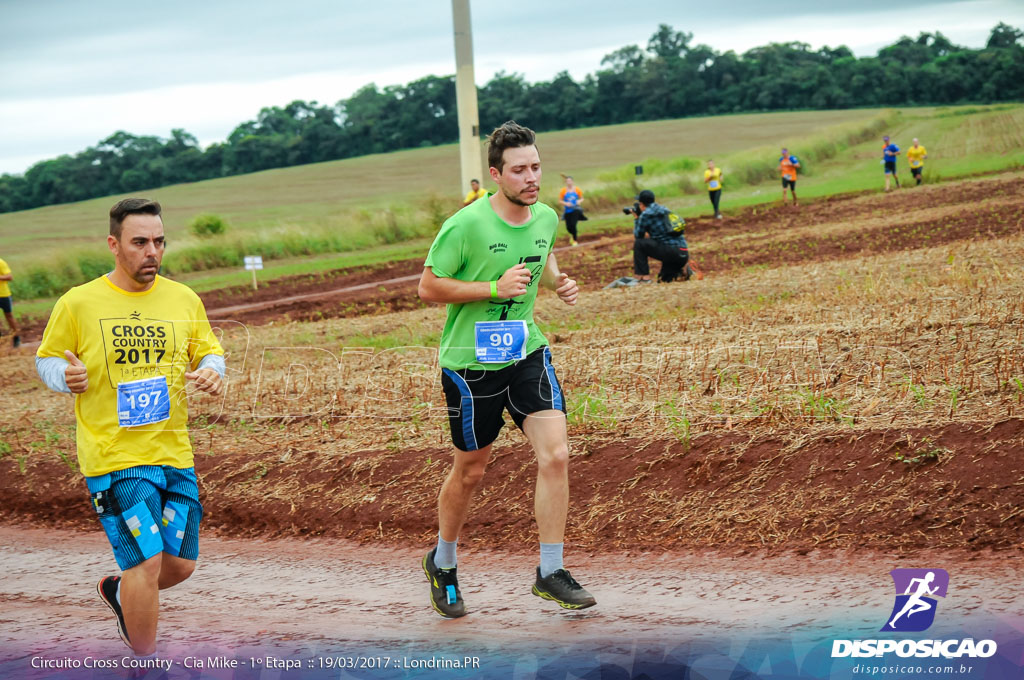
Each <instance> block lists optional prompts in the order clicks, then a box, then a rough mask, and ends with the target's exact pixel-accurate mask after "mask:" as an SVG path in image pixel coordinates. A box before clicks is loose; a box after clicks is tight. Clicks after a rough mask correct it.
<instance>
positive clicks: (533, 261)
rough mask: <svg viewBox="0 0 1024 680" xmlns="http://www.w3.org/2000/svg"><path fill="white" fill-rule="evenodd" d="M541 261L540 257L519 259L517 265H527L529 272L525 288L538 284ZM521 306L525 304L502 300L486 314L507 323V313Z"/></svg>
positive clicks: (541, 270)
mask: <svg viewBox="0 0 1024 680" xmlns="http://www.w3.org/2000/svg"><path fill="white" fill-rule="evenodd" d="M543 259H544V258H543V257H541V256H540V255H530V256H528V257H521V258H519V264H525V265H527V267H526V268H527V269H528V270H530V283H529V285H527V288H529V287H530V286H533V285H535V284H538V283H539V282H540V275H541V272H543V271H544V264H543ZM522 304H526V303H525V302H523V301H517V300H514V299H511V298H509V299H508V300H502V301H501V302H495V303H494V304H493V305H491V307H490V308H489V309H488V310H487V313H488V314H490V315H492V316H493V315H494V314H499V316H498V320H499V321H507V320H508V313H509V311H511V310H512V309H513V308H514V307H515V306H517V305H522Z"/></svg>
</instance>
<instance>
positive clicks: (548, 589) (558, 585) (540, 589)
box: [533, 567, 597, 609]
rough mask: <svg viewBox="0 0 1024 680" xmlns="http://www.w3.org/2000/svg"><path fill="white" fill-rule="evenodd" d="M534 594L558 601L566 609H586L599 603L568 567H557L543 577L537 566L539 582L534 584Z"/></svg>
mask: <svg viewBox="0 0 1024 680" xmlns="http://www.w3.org/2000/svg"><path fill="white" fill-rule="evenodd" d="M533 594H534V595H536V596H537V597H542V598H544V599H545V600H551V601H553V602H557V603H558V605H559V606H560V607H563V608H565V609H586V608H587V607H593V606H594V605H595V604H597V600H595V599H594V596H593V595H591V594H590V593H588V592H587V589H586V588H584V587H583V586H581V585H580V584H579V583H577V582H576V579H574V578H573V577H572V574H570V573H569V572H568V570H566V569H556V570H555V571H553V572H551V575H550V576H548V577H547V578H541V577H540V567H537V582H536V583H534V584H533Z"/></svg>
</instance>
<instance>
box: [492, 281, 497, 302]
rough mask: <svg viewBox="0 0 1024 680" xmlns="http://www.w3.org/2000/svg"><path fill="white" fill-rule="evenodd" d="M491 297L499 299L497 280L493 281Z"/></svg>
mask: <svg viewBox="0 0 1024 680" xmlns="http://www.w3.org/2000/svg"><path fill="white" fill-rule="evenodd" d="M491 299H492V300H497V299H498V282H497V281H491Z"/></svg>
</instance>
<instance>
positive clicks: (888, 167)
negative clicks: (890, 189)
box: [885, 161, 896, 175]
mask: <svg viewBox="0 0 1024 680" xmlns="http://www.w3.org/2000/svg"><path fill="white" fill-rule="evenodd" d="M885 174H887V175H895V174H896V161H886V162H885Z"/></svg>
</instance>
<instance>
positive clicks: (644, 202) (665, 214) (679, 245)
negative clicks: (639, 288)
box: [625, 189, 690, 283]
mask: <svg viewBox="0 0 1024 680" xmlns="http://www.w3.org/2000/svg"><path fill="white" fill-rule="evenodd" d="M633 206H634V207H633V210H629V209H628V208H627V209H625V212H631V213H633V215H634V222H633V236H635V237H636V240H635V241H634V242H633V273H634V274H635V275H636V278H637V279H638V280H639V281H640V283H650V281H651V270H650V268H649V267H648V265H647V258H650V257H653V258H654V259H655V260H659V261H660V262H661V270H660V271H659V272H658V280H659V281H661V282H662V283H669V282H671V281H675V280H676V279H677V278H679V277H680V276H683V277H684V278H688V277H686V274H685V270H686V263H687V261H688V260H689V259H690V255H689V251H688V250H687V247H686V238H685V237H684V236H683V233H682V231H681V230H680V231H676V230H675V229H674V228H673V225H672V221H671V220H670V218H669V216H670V215H671V212H670V211H669V210H668V209H667V208H666V207H665V206H662V205H658V204H657V203H655V202H654V192H653V191H651V190H650V189H644V190H643V191H641V192H640V194H639V195H638V196H637V202H636V203H634V204H633ZM680 226H681V225H680ZM646 234H649V235H650V238H645V235H646Z"/></svg>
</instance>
